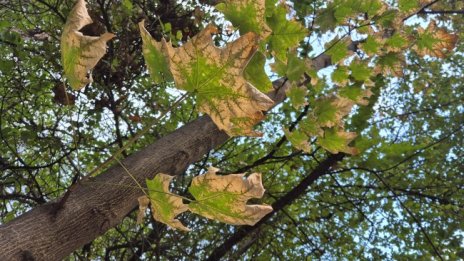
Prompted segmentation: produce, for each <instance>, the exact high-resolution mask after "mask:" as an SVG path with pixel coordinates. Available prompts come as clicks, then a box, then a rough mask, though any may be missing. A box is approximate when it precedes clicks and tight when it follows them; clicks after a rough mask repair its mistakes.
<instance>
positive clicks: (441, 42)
mask: <svg viewBox="0 0 464 261" xmlns="http://www.w3.org/2000/svg"><path fill="white" fill-rule="evenodd" d="M419 35H420V36H419V39H418V40H417V42H416V45H414V47H413V49H414V50H415V51H416V52H417V54H419V55H421V56H424V55H430V56H432V57H438V58H445V57H446V54H447V53H448V52H450V51H451V50H453V49H454V47H455V46H456V42H457V40H458V36H457V35H455V34H450V33H448V32H447V31H446V30H445V29H443V28H437V24H436V23H435V21H432V22H430V24H429V26H428V27H427V29H425V30H424V29H419Z"/></svg>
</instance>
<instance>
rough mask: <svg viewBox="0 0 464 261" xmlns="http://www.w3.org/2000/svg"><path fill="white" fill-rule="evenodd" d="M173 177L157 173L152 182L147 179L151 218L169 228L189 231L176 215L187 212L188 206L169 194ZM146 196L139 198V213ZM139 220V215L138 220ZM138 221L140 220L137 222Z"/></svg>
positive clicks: (142, 208)
mask: <svg viewBox="0 0 464 261" xmlns="http://www.w3.org/2000/svg"><path fill="white" fill-rule="evenodd" d="M173 178H174V177H173V176H170V175H166V174H162V173H159V174H157V175H156V176H155V177H154V178H153V179H152V180H149V179H147V187H148V198H149V200H150V204H151V209H152V212H153V218H154V219H155V220H156V221H159V222H161V223H164V224H166V225H168V226H170V227H173V228H176V229H179V230H183V231H190V229H188V228H187V227H185V226H184V225H183V224H182V223H181V222H180V221H179V220H177V219H175V217H176V216H177V215H179V214H180V213H182V212H185V211H187V210H188V206H187V205H186V204H184V203H182V198H180V197H179V196H177V195H174V194H172V193H171V192H169V184H170V183H171V180H172V179H173ZM146 204H147V200H146V196H142V197H140V198H139V206H140V209H139V213H141V211H145V210H144V208H146ZM139 219H140V214H139V217H138V220H139ZM139 221H140V220H139Z"/></svg>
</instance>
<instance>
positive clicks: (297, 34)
mask: <svg viewBox="0 0 464 261" xmlns="http://www.w3.org/2000/svg"><path fill="white" fill-rule="evenodd" d="M267 16H268V17H267V24H268V25H269V27H270V28H271V29H272V33H271V35H270V36H269V38H268V43H269V49H270V50H271V53H272V54H273V55H274V56H275V57H276V58H278V59H279V60H281V61H284V62H285V61H287V50H288V49H292V48H294V47H296V46H297V45H298V44H299V43H300V42H301V41H303V39H304V38H305V37H306V35H308V30H307V29H306V28H305V27H304V26H303V24H301V23H300V22H298V21H289V20H287V9H286V8H285V7H284V6H283V5H282V4H279V5H278V6H275V7H274V9H273V12H272V14H267Z"/></svg>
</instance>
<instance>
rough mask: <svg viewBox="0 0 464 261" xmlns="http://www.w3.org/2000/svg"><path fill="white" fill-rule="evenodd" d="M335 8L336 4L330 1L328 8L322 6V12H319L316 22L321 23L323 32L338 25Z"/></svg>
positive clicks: (320, 26)
mask: <svg viewBox="0 0 464 261" xmlns="http://www.w3.org/2000/svg"><path fill="white" fill-rule="evenodd" d="M335 9H336V8H335V5H333V3H329V4H328V5H327V7H326V8H321V9H320V12H319V13H318V14H317V17H316V24H317V25H319V28H320V30H321V31H322V32H323V33H325V32H326V31H329V30H333V29H334V28H335V27H336V26H337V18H336V17H335Z"/></svg>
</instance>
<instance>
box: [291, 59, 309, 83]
mask: <svg viewBox="0 0 464 261" xmlns="http://www.w3.org/2000/svg"><path fill="white" fill-rule="evenodd" d="M287 57H288V61H287V73H286V75H287V78H288V79H289V80H290V81H299V80H301V78H302V77H303V74H304V72H305V71H306V70H307V66H306V62H305V60H304V59H301V58H299V57H298V56H297V54H296V52H289V53H288V55H287Z"/></svg>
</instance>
